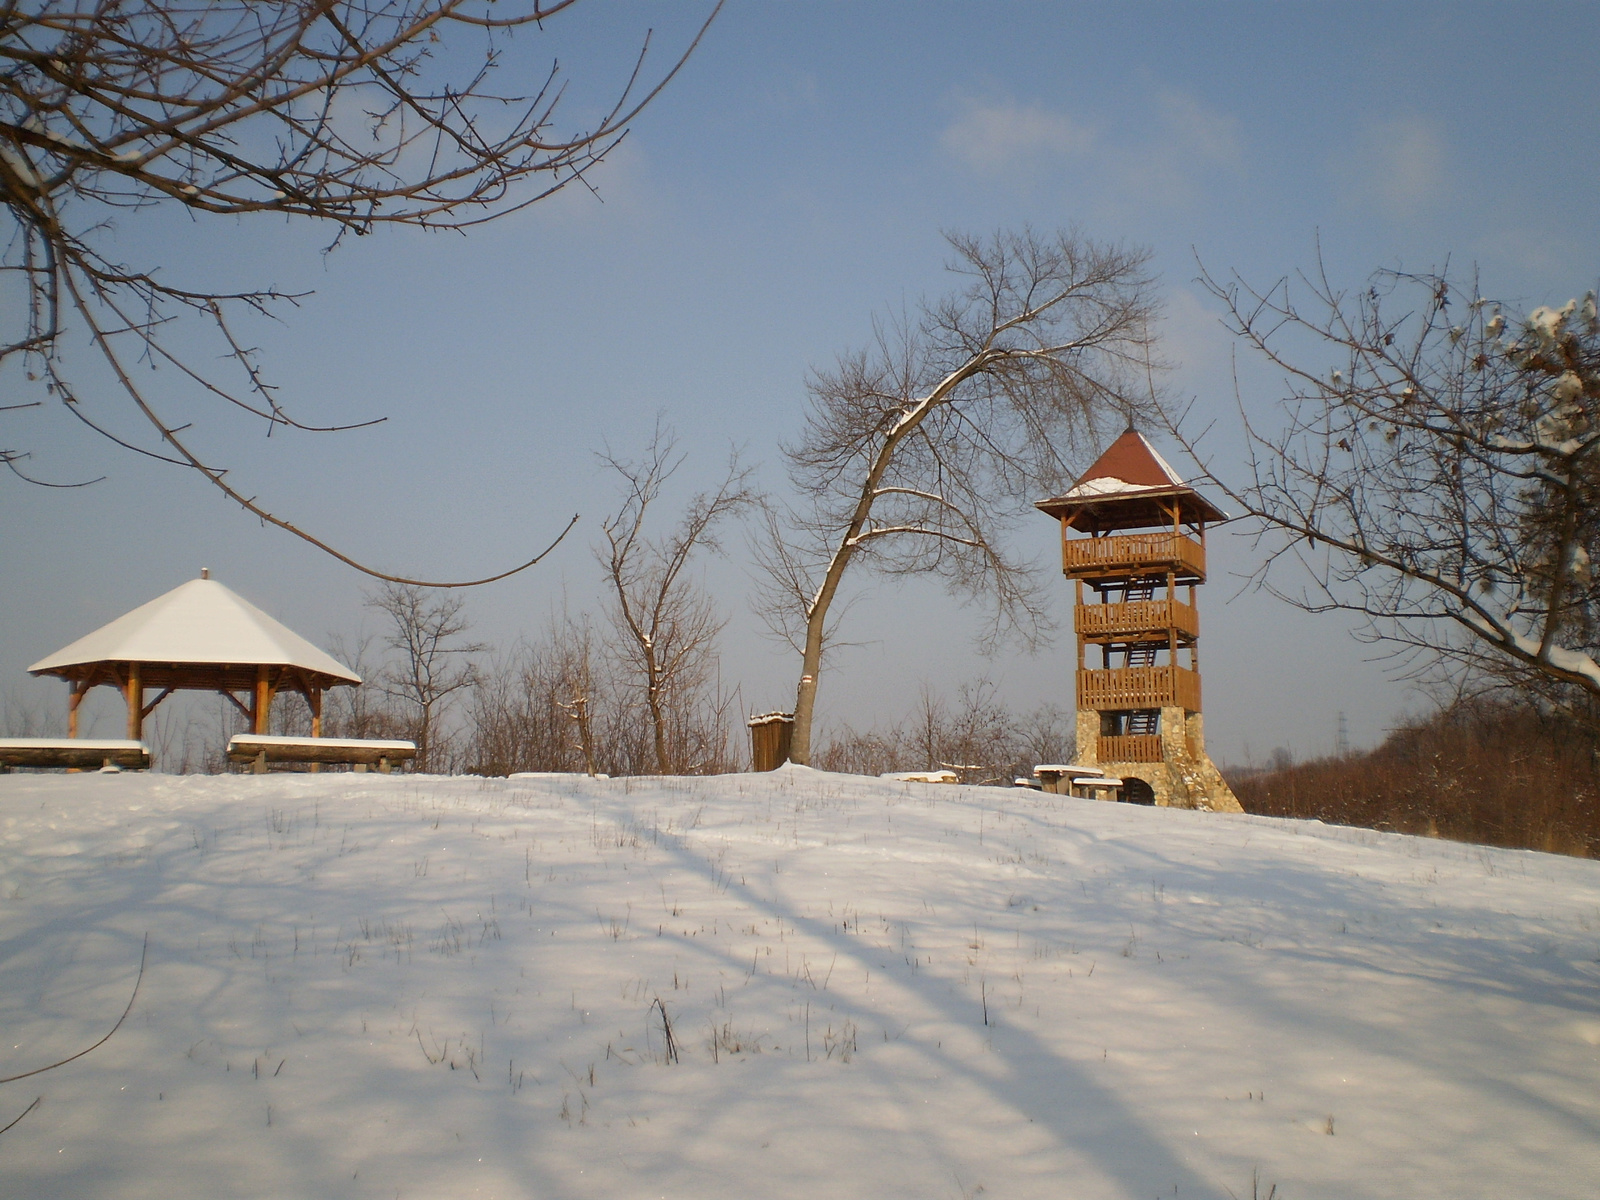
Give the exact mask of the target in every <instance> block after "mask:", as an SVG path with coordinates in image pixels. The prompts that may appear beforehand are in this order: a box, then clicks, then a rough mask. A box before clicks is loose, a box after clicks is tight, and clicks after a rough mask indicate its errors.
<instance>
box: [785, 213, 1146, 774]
mask: <svg viewBox="0 0 1600 1200" xmlns="http://www.w3.org/2000/svg"><path fill="white" fill-rule="evenodd" d="M949 242H950V245H951V247H952V249H953V250H954V251H955V255H954V257H953V259H952V261H951V263H950V270H952V271H953V272H955V273H956V274H957V275H958V276H960V277H961V278H962V280H963V283H962V286H961V287H960V288H959V289H958V290H957V291H955V292H954V293H952V294H951V295H949V296H948V297H946V298H945V299H943V300H940V301H938V302H936V303H931V304H927V305H924V306H923V308H922V311H921V314H920V318H919V319H917V320H916V321H915V322H912V321H909V320H907V321H902V322H900V323H898V324H896V325H894V326H892V327H889V328H883V327H880V328H879V330H878V333H877V338H876V341H875V344H874V345H873V347H872V348H871V349H870V350H866V351H861V352H857V353H853V354H847V355H845V356H843V357H841V358H840V360H839V362H838V364H837V365H836V366H835V367H834V368H833V369H832V370H831V371H824V372H819V373H818V374H816V375H815V376H814V377H813V378H812V380H811V381H810V384H809V391H810V394H811V406H810V411H809V413H808V414H807V420H806V427H805V431H804V433H803V434H802V435H801V437H800V440H799V441H798V442H797V443H796V444H794V445H793V446H790V447H787V448H786V451H785V453H786V454H787V456H788V459H789V467H790V476H791V478H792V479H793V481H794V483H795V485H796V487H797V489H798V490H799V492H800V494H801V496H802V497H803V502H804V507H803V508H800V509H798V510H796V511H795V512H792V513H790V514H788V515H787V517H786V518H785V517H780V516H779V515H778V514H771V517H770V520H769V536H768V538H767V542H766V545H765V546H764V547H763V549H762V551H761V553H762V556H763V559H764V565H765V566H766V567H767V575H768V577H769V579H770V584H769V585H767V586H766V587H765V594H764V596H763V600H762V606H763V612H764V614H765V615H766V616H768V618H769V623H770V624H772V625H773V627H774V629H775V630H776V631H777V632H778V633H780V634H781V635H782V636H784V637H785V638H787V639H788V640H789V641H790V643H791V644H792V645H794V646H795V647H796V649H798V650H799V651H800V653H801V668H800V683H799V688H798V690H797V693H796V696H795V713H794V732H793V745H792V749H791V752H790V757H791V758H792V759H793V761H795V762H797V763H805V762H808V761H809V760H810V756H811V731H812V716H813V711H814V708H815V704H816V694H817V678H818V676H819V674H820V672H821V669H822V658H823V651H824V648H825V646H826V645H827V642H828V640H829V637H830V634H831V626H830V624H829V619H828V618H829V612H830V610H831V608H832V605H833V603H834V600H835V598H836V597H837V596H838V594H839V589H840V586H841V585H842V583H843V582H844V577H845V574H846V572H847V571H848V570H849V568H850V567H851V566H852V565H853V564H855V563H856V562H858V561H859V562H861V563H862V564H863V565H865V566H867V567H869V568H870V569H872V570H874V571H877V572H879V573H880V574H884V575H890V576H897V575H911V574H932V575H937V576H940V577H942V578H943V579H944V580H945V581H946V582H947V584H948V585H949V586H950V587H952V588H953V589H955V590H957V591H958V592H961V593H965V594H967V595H972V596H979V595H984V596H987V597H989V598H990V599H991V600H992V601H993V604H994V616H993V621H992V622H991V624H990V626H989V631H988V635H987V636H988V637H989V638H990V639H993V638H995V637H998V636H1001V635H1003V634H1006V633H1016V634H1020V635H1021V636H1022V637H1023V638H1024V639H1025V640H1031V639H1033V638H1035V637H1037V636H1038V635H1039V634H1041V633H1042V632H1043V630H1045V629H1046V628H1048V625H1049V622H1048V619H1047V617H1046V615H1045V613H1044V611H1043V609H1042V607H1041V606H1040V604H1039V602H1038V599H1037V596H1036V585H1035V579H1034V573H1033V571H1032V569H1031V567H1030V565H1029V564H1028V563H1026V562H1023V561H1021V560H1019V559H1017V558H1016V557H1014V556H1012V555H1011V554H1009V553H1008V552H1007V551H1006V549H1005V547H1004V546H1003V544H1002V540H1001V539H1002V537H1003V535H1004V533H1005V531H1006V529H1007V527H1008V526H1009V525H1010V524H1011V522H1012V521H1013V520H1014V519H1015V518H1016V517H1017V516H1018V515H1019V513H1020V512H1022V511H1025V510H1026V508H1027V503H1028V501H1029V500H1031V499H1035V498H1037V497H1038V496H1040V495H1041V494H1045V493H1047V492H1048V491H1049V490H1050V489H1052V488H1054V487H1056V486H1057V485H1058V484H1059V483H1060V482H1061V480H1062V478H1063V474H1064V471H1065V469H1066V464H1067V460H1068V459H1070V458H1071V457H1072V456H1073V455H1074V454H1075V452H1076V451H1078V450H1079V449H1080V448H1081V447H1082V446H1083V444H1084V442H1085V440H1086V439H1087V438H1089V437H1090V436H1092V435H1094V434H1096V433H1098V432H1100V431H1103V430H1104V429H1105V428H1106V427H1107V426H1108V425H1109V424H1110V423H1111V422H1113V421H1119V420H1128V419H1131V418H1132V417H1133V416H1134V415H1135V414H1136V413H1139V412H1144V411H1147V410H1149V409H1150V408H1152V407H1153V406H1154V405H1155V402H1156V397H1155V395H1154V389H1153V387H1151V386H1150V383H1149V380H1150V375H1149V367H1150V349H1151V341H1150V336H1151V335H1150V321H1151V318H1152V317H1153V315H1154V312H1155V301H1154V299H1153V297H1152V294H1151V293H1152V281H1151V279H1150V277H1149V275H1148V274H1147V273H1146V270H1145V266H1146V263H1147V261H1148V258H1149V256H1148V254H1147V253H1145V252H1144V251H1141V250H1130V249H1126V248H1124V247H1120V246H1114V245H1107V244H1103V243H1098V242H1093V241H1090V240H1088V239H1086V238H1084V237H1083V236H1081V235H1080V234H1078V233H1077V232H1075V231H1066V232H1061V233H1057V234H1055V235H1053V236H1049V237H1045V236H1040V235H1038V234H1035V233H1034V232H1032V231H1029V230H1025V231H1023V232H1021V233H1001V234H998V235H996V236H995V237H993V238H989V239H979V238H971V237H964V236H950V237H949Z"/></svg>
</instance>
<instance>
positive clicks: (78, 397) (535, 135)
mask: <svg viewBox="0 0 1600 1200" xmlns="http://www.w3.org/2000/svg"><path fill="white" fill-rule="evenodd" d="M574 2H575V0H549V2H547V3H545V2H541V0H528V2H524V3H510V2H507V3H504V4H498V3H495V2H494V0H315V2H309V0H216V2H212V3H205V4H194V5H180V4H175V3H172V2H171V0H7V2H5V3H0V202H3V204H4V219H5V220H7V221H8V222H9V223H10V224H11V226H12V230H11V232H10V233H9V234H7V235H6V236H5V237H4V239H3V241H4V249H3V250H0V280H3V281H5V282H9V284H10V285H11V286H10V287H9V288H8V289H7V292H8V293H9V296H10V298H11V300H12V301H13V303H9V304H7V305H6V307H5V312H6V313H8V314H9V315H8V316H7V317H5V318H0V321H10V322H12V324H11V327H10V328H6V327H5V326H4V325H3V324H0V365H3V364H5V363H6V362H7V361H9V360H11V359H19V360H21V362H22V364H23V367H24V370H25V374H26V378H27V381H28V382H29V383H30V384H36V385H37V387H38V388H39V390H40V391H41V392H42V393H43V394H44V395H45V396H47V397H49V398H50V399H51V400H53V401H59V402H60V403H61V404H62V405H63V408H64V411H66V412H68V413H70V414H71V415H72V416H73V417H75V418H76V419H78V420H79V421H82V422H83V423H84V424H85V425H87V426H88V427H89V428H91V429H93V430H95V431H96V432H97V433H99V434H102V435H103V436H105V437H107V438H109V439H110V440H111V441H113V442H115V443H116V444H117V445H119V446H123V447H125V448H127V449H129V450H133V451H136V452H138V453H141V454H146V455H149V456H150V457H153V458H157V459H160V460H162V461H165V462H169V463H173V464H175V465H178V466H181V467H186V468H188V469H191V470H193V471H196V472H198V473H199V474H200V475H202V476H203V477H204V478H205V479H206V480H208V481H209V482H210V483H211V484H212V485H214V486H215V487H217V488H218V489H220V490H221V491H222V492H223V493H224V494H225V495H227V496H228V497H229V498H230V499H232V500H233V501H235V502H236V503H238V504H240V505H241V506H243V507H244V508H245V509H247V510H249V511H250V512H252V513H254V514H255V515H256V516H258V517H260V518H261V519H262V520H263V521H266V522H268V523H270V524H273V525H276V526H278V527H279V528H281V529H284V530H287V531H288V532H290V533H292V534H294V535H295V536H297V537H300V538H303V539H304V540H306V541H308V542H310V543H311V544H313V545H315V546H317V547H318V548H319V549H322V550H324V551H326V552H327V553H329V554H332V555H333V556H334V557H336V558H338V559H340V560H341V561H343V562H346V563H348V564H349V565H350V566H352V567H355V568H356V569H357V570H360V571H364V572H366V573H367V574H369V575H374V576H377V577H378V578H380V579H395V578H396V577H394V576H391V575H386V574H384V573H383V572H381V571H377V570H374V569H372V568H370V567H367V566H364V565H362V564H361V563H359V562H356V561H355V560H353V559H352V558H350V557H348V556H347V555H345V554H343V553H341V552H340V551H338V550H336V549H334V548H333V547H331V546H329V545H327V544H325V543H324V542H322V541H319V540H318V539H317V538H315V537H313V536H312V535H311V534H309V533H307V532H306V531H304V530H302V529H300V528H298V527H297V526H295V525H294V524H292V523H290V522H289V521H287V520H285V519H283V518H281V517H278V516H276V515H274V514H273V513H272V512H270V511H268V509H267V508H265V507H263V505H262V504H261V503H259V502H258V501H257V499H256V498H255V496H253V495H251V494H247V493H246V492H244V491H241V490H239V488H238V487H236V486H235V484H234V483H233V482H232V481H231V480H230V478H229V473H228V471H227V469H225V468H223V467H221V466H220V465H218V464H217V463H215V462H213V461H212V460H211V459H209V458H208V457H206V456H205V455H204V454H203V453H202V452H201V451H199V450H197V449H196V448H195V441H194V438H193V435H187V434H185V433H184V431H185V430H186V429H187V428H188V425H186V424H180V423H179V422H178V421H177V420H175V419H173V417H172V416H171V415H170V414H169V411H168V408H167V404H170V402H171V397H170V396H166V397H164V398H163V401H161V402H158V400H157V398H156V397H155V396H153V395H152V394H150V392H149V391H148V390H147V389H146V388H145V387H144V386H142V385H141V384H139V383H138V382H137V381H136V379H135V365H136V364H147V365H149V366H152V367H160V366H165V367H170V368H172V369H173V371H174V373H175V374H176V375H177V376H178V377H179V378H180V379H182V380H185V381H187V383H188V384H189V385H190V386H191V387H192V388H193V389H194V390H195V391H196V393H197V394H198V395H199V396H200V397H201V398H203V399H205V400H209V401H211V402H213V403H215V404H217V405H222V406H232V407H236V408H238V409H240V410H242V411H243V412H244V413H246V414H248V415H249V416H251V417H253V418H255V419H258V420H260V421H262V422H264V423H265V424H266V428H267V430H268V432H269V433H270V432H272V431H274V430H277V429H300V430H320V431H328V430H329V429H330V428H333V427H330V426H327V425H317V424H306V423H302V421H301V420H299V419H298V418H295V417H292V416H291V415H290V414H289V411H288V410H287V409H286V407H285V406H284V405H283V404H281V403H280V402H279V399H278V397H277V391H276V388H275V387H274V386H273V385H271V384H270V383H269V382H268V381H267V380H266V378H265V376H264V375H263V374H262V370H261V367H260V364H259V362H258V358H257V355H256V353H255V351H254V350H253V349H252V348H251V347H250V346H249V344H248V343H247V341H245V340H243V338H242V336H241V334H240V330H239V328H238V326H237V324H236V318H237V317H238V316H239V315H241V314H246V313H251V312H254V313H269V312H271V311H273V310H274V309H276V308H278V307H280V306H281V305H283V304H285V303H289V304H292V303H294V302H295V301H296V300H297V299H298V297H296V296H293V295H288V294H285V293H283V292H280V291H278V290H275V289H272V288H252V287H249V286H245V287H243V288H241V289H239V290H216V289H214V288H211V287H207V286H185V285H183V284H182V283H180V282H176V281H172V280H170V279H169V277H168V276H167V275H166V274H164V273H162V272H160V271H159V270H158V269H157V267H156V266H155V265H154V264H150V263H137V262H135V263H125V262H121V261H119V260H117V259H116V258H114V257H112V255H113V254H114V253H115V251H114V250H113V249H112V245H111V242H112V238H113V237H114V232H113V228H112V218H113V217H114V216H117V215H119V214H120V215H121V216H122V217H123V219H124V220H127V219H129V218H128V213H129V210H140V209H151V208H154V209H157V210H166V209H170V208H173V207H177V208H179V209H181V210H184V211H187V212H188V213H189V214H190V215H191V216H193V217H194V218H196V219H197V220H202V221H204V220H206V219H208V218H227V219H229V220H238V219H240V218H250V217H254V216H257V215H264V216H266V217H269V218H271V219H274V220H277V221H281V220H283V219H284V218H290V219H301V220H304V221H308V222H311V223H314V224H316V225H318V226H321V227H323V228H325V229H327V231H328V234H329V248H330V249H331V248H332V247H334V246H337V245H339V244H340V243H341V242H342V241H343V240H344V239H345V237H346V236H347V235H349V234H356V235H358V236H359V235H362V234H367V233H370V232H372V231H373V230H375V229H377V228H379V227H381V226H384V225H405V226H414V227H418V228H423V229H429V230H461V229H465V228H467V227H469V226H472V225H476V224H480V223H482V222H484V221H489V220H492V219H494V218H496V217H498V216H502V215H504V214H506V213H509V212H515V211H516V210H518V209H520V208H524V207H526V206H527V205H530V204H533V203H536V202H537V201H539V200H541V199H543V198H544V197H546V196H548V195H550V194H551V193H552V192H554V191H556V190H557V189H559V188H561V187H563V186H566V185H568V184H570V183H572V182H573V181H574V180H580V181H582V180H584V175H585V172H587V171H588V170H589V169H590V168H591V167H592V166H594V164H596V163H598V162H599V161H600V160H601V159H602V158H604V156H605V155H606V153H607V152H608V151H609V150H611V149H612V148H613V147H615V146H616V144H617V143H618V142H619V141H620V140H621V138H622V137H623V135H624V134H625V133H626V131H627V127H628V124H629V122H630V121H632V120H633V118H634V117H636V116H637V115H638V114H639V112H640V110H641V109H642V108H643V107H644V106H645V105H646V104H648V103H649V102H650V101H651V100H652V99H653V98H654V97H655V96H656V94H657V93H658V92H660V90H661V88H662V87H664V86H665V84H666V83H667V81H668V80H670V79H671V78H672V77H673V75H674V74H676V72H677V71H678V69H679V68H680V67H681V66H682V65H683V63H684V61H685V60H686V58H687V57H688V55H689V53H690V52H692V50H693V49H694V46H695V45H696V44H698V42H699V38H700V36H701V35H703V34H704V32H705V27H704V26H702V28H701V31H700V35H697V36H696V38H695V39H694V41H693V42H692V43H691V44H690V46H689V48H688V49H687V50H685V51H684V53H683V55H682V56H681V57H679V58H678V59H677V61H676V62H675V63H674V64H673V65H672V66H670V67H669V68H668V69H667V70H665V71H664V72H662V73H661V74H660V76H659V77H658V78H656V79H655V81H654V82H653V83H652V82H649V81H647V80H646V78H645V73H644V66H645V50H646V49H648V45H649V39H648V37H646V39H645V45H644V48H642V49H641V50H640V51H639V53H638V56H637V58H636V59H635V60H634V62H633V66H632V70H631V73H629V74H628V75H627V76H626V79H625V81H624V82H622V83H620V84H619V85H618V87H617V88H616V90H615V91H614V93H613V99H612V101H611V103H610V104H609V105H608V106H604V108H603V111H602V115H600V116H599V117H598V118H597V119H596V120H595V121H594V122H593V124H591V125H590V126H589V127H588V128H586V129H576V130H572V131H565V130H561V129H559V128H558V127H557V106H558V104H559V102H560V100H561V99H562V97H563V95H564V93H565V90H566V83H565V81H564V80H563V79H562V78H561V76H560V74H559V71H558V69H557V67H556V66H551V67H550V68H549V70H548V72H547V73H545V74H544V75H543V78H542V79H540V80H537V81H536V82H537V86H536V87H535V88H534V89H533V90H532V91H531V92H529V93H526V94H519V93H513V92H502V91H500V90H498V89H497V88H495V87H494V86H493V80H494V79H495V78H496V76H497V74H499V73H502V69H503V68H506V67H507V66H508V65H509V69H511V70H512V71H513V72H516V73H519V74H520V73H521V72H522V70H523V69H524V68H522V67H521V66H520V65H519V64H517V63H516V62H515V60H513V59H510V58H508V57H507V56H508V54H510V52H511V50H512V48H513V35H514V34H516V33H519V32H520V33H522V34H523V35H524V36H525V37H528V36H533V35H534V33H535V32H536V31H538V30H540V29H542V28H543V27H544V24H545V23H546V22H548V21H550V20H551V19H552V18H554V17H556V16H557V15H559V14H565V12H566V10H567V9H569V8H570V7H572V5H573V3H574ZM711 15H712V16H713V17H714V16H715V9H713V11H712V14H711ZM709 23H710V18H708V20H707V22H706V24H707V25H709ZM473 39H477V46H476V48H475V49H474V50H471V51H467V52H465V53H463V52H462V49H463V47H462V43H463V42H471V41H472V40H473ZM0 286H4V283H0ZM185 315H187V316H191V317H195V318H198V319H199V320H200V321H201V322H202V323H203V324H204V325H206V326H209V328H210V331H211V335H212V337H213V339H214V341H213V349H212V350H210V351H203V350H199V349H195V348H194V343H193V342H192V341H191V340H190V339H188V338H187V337H185V336H179V335H178V334H177V333H176V332H175V327H174V325H173V321H174V319H175V318H178V317H182V316H185ZM180 324H181V323H180ZM74 337H79V338H82V339H83V340H86V341H87V342H88V343H89V344H90V345H91V346H92V348H93V350H94V352H95V354H96V355H98V357H99V359H100V360H101V361H102V363H103V365H104V366H105V367H106V368H107V369H108V371H109V375H110V377H111V378H112V379H113V380H114V381H115V385H114V388H115V391H117V392H119V393H120V395H121V397H122V398H123V399H124V400H125V401H126V402H127V405H131V410H127V406H125V405H118V404H107V403H104V402H101V401H99V400H97V397H96V396H95V395H94V394H93V392H92V391H86V390H85V389H84V386H83V385H81V384H80V383H79V381H78V375H77V374H76V373H73V374H69V372H68V370H67V346H68V345H69V343H71V342H72V341H73V339H74ZM213 363H217V364H220V365H219V366H217V367H216V368H213V366H212V364H213ZM44 403H45V401H44V400H42V399H41V400H35V401H30V402H23V403H16V404H9V405H6V406H3V407H0V413H6V412H14V411H15V410H17V409H20V408H30V407H39V406H41V405H42V404H44ZM124 415H126V416H131V417H133V418H134V419H135V421H136V423H137V426H138V427H144V428H146V430H147V435H148V436H145V437H138V436H136V435H134V434H128V433H124V432H119V430H120V429H121V428H122V427H123V426H124V425H125V423H126V422H125V421H124V420H123V417H124ZM343 428H351V427H350V426H345V427H343ZM26 458H27V454H26V453H25V452H24V451H21V450H17V449H6V448H4V447H3V446H0V463H4V464H5V465H6V466H8V467H9V468H10V469H11V470H12V471H13V472H15V473H16V474H18V475H19V476H22V477H23V478H26V479H30V481H32V482H40V481H39V480H37V479H35V478H33V477H32V476H31V475H25V474H24V473H23V469H22V466H21V465H20V464H21V463H22V462H23V460H25V459H26ZM68 486H71V485H68ZM568 527H569V528H570V525H569V526H568ZM558 540H559V539H558ZM539 557H542V555H540V556H536V557H535V558H533V559H531V560H529V562H526V563H523V564H522V565H521V566H520V567H518V568H516V570H522V569H525V568H526V567H528V566H531V565H532V564H533V563H534V562H537V561H538V558H539ZM511 573H513V572H503V573H501V574H500V575H498V576H495V577H493V578H503V577H504V575H506V574H511ZM409 582H420V581H415V580H413V581H409ZM472 582H487V581H486V580H475V581H472ZM437 586H468V585H467V584H455V583H450V584H441V585H437Z"/></svg>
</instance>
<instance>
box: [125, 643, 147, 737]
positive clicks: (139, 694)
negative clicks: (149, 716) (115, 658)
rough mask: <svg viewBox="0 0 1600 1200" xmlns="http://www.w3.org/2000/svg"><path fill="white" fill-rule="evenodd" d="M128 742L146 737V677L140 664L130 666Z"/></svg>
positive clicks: (128, 683) (127, 685)
mask: <svg viewBox="0 0 1600 1200" xmlns="http://www.w3.org/2000/svg"><path fill="white" fill-rule="evenodd" d="M125 687H126V694H127V697H128V740H129V741H130V742H137V741H138V740H139V739H140V738H141V737H142V736H143V735H144V677H143V675H142V674H141V673H140V667H139V664H138V663H136V662H132V663H129V664H128V682H127V684H126V685H125Z"/></svg>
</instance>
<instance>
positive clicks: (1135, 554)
mask: <svg viewBox="0 0 1600 1200" xmlns="http://www.w3.org/2000/svg"><path fill="white" fill-rule="evenodd" d="M1061 569H1062V571H1064V572H1065V573H1066V574H1067V575H1068V576H1071V577H1072V578H1075V579H1099V578H1105V577H1108V576H1117V575H1154V574H1157V573H1162V572H1166V571H1171V572H1172V573H1173V574H1175V575H1180V576H1182V577H1183V578H1185V579H1193V580H1195V581H1196V582H1204V580H1205V577H1206V548H1205V547H1204V546H1202V545H1201V544H1200V543H1199V542H1198V541H1197V540H1196V539H1194V538H1192V537H1190V536H1189V535H1188V534H1186V533H1173V532H1171V531H1162V532H1158V533H1119V534H1113V535H1110V536H1108V537H1078V538H1069V537H1065V536H1063V538H1062V540H1061Z"/></svg>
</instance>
